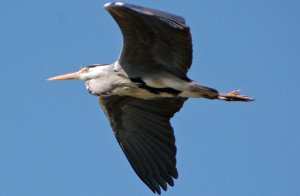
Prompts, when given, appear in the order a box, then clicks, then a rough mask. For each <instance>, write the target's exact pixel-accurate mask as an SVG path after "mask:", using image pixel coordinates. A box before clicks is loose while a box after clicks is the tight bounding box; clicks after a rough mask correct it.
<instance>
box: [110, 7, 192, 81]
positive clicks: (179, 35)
mask: <svg viewBox="0 0 300 196" xmlns="http://www.w3.org/2000/svg"><path fill="white" fill-rule="evenodd" d="M105 8H106V10H108V12H109V13H110V14H111V15H112V16H113V18H114V19H115V21H116V22H117V23H118V25H119V27H120V29H121V31H122V34H123V48H122V51H121V56H120V58H119V62H120V64H121V66H122V67H123V69H124V70H125V71H126V73H127V74H129V77H131V75H133V76H134V77H136V76H139V75H142V74H143V73H144V72H152V73H155V72H157V71H158V70H160V69H164V70H165V71H167V72H169V73H172V74H174V75H176V76H178V77H180V78H186V73H187V71H188V69H189V68H190V66H191V64H192V38H191V34H190V29H189V27H188V26H187V25H186V23H185V20H184V18H182V17H180V16H176V15H173V14H169V13H166V12H162V11H158V10H155V9H149V8H144V7H140V6H134V5H128V4H123V5H116V4H110V5H108V6H106V7H105Z"/></svg>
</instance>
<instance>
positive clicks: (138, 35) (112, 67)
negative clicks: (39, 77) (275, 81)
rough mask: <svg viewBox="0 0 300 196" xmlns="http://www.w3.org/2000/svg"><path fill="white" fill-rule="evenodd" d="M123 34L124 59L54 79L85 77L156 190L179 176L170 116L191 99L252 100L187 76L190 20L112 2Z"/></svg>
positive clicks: (119, 137)
mask: <svg viewBox="0 0 300 196" xmlns="http://www.w3.org/2000/svg"><path fill="white" fill-rule="evenodd" d="M105 9H106V10H107V11H108V12H109V13H110V14H111V15H112V16H113V18H114V19H115V21H116V22H117V23H118V25H119V27H120V29H121V31H122V34H123V47H122V51H121V55H120V57H119V59H118V60H117V61H116V62H115V63H113V64H106V65H101V64H97V65H91V66H88V67H85V68H83V69H81V70H80V71H78V72H75V73H70V74H65V75H61V76H56V77H53V78H50V79H49V80H67V79H81V80H84V81H85V83H86V88H87V90H88V91H89V92H90V93H91V94H93V95H95V96H98V97H99V102H100V105H101V106H102V108H103V110H104V112H105V114H106V115H107V117H108V119H109V121H110V124H111V127H112V129H113V131H114V134H115V136H116V138H117V140H118V142H119V144H120V146H121V148H122V150H123V152H124V153H125V155H126V157H127V159H128V161H129V162H130V164H131V166H132V168H133V169H134V171H135V172H136V174H137V175H138V176H139V177H140V179H141V180H142V181H143V182H144V183H145V184H146V185H147V186H148V187H149V188H150V189H151V190H152V191H153V192H154V193H155V192H157V193H159V194H160V192H161V190H160V188H163V189H164V190H167V184H169V185H171V186H173V185H174V181H173V179H174V178H175V179H176V178H177V177H178V172H177V168H176V146H175V137H174V132H173V128H172V126H171V124H170V119H171V118H172V117H173V115H174V114H175V113H176V112H178V111H179V110H180V108H181V107H182V105H183V103H184V102H185V101H186V100H187V99H188V98H190V97H193V98H208V99H219V100H225V101H252V100H253V99H251V98H249V97H247V96H240V95H239V94H238V91H233V92H231V93H228V94H221V93H219V92H218V91H217V90H215V89H212V88H209V87H205V86H203V85H201V84H198V83H196V82H194V81H192V80H191V79H189V78H188V77H187V75H186V74H187V71H188V69H189V68H190V66H191V64H192V39H191V34H190V30H189V27H188V26H187V25H186V23H185V20H184V19H183V18H182V17H180V16H176V15H173V14H169V13H166V12H162V11H158V10H154V9H149V8H144V7H140V6H135V5H128V4H124V3H108V4H106V5H105Z"/></svg>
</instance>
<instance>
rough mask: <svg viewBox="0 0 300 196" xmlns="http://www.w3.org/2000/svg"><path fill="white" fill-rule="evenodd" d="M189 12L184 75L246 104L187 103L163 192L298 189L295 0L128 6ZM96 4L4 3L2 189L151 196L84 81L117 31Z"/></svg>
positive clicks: (118, 40)
mask: <svg viewBox="0 0 300 196" xmlns="http://www.w3.org/2000/svg"><path fill="white" fill-rule="evenodd" d="M127 2H128V3H132V4H138V5H142V6H147V7H152V8H156V9H161V10H164V11H168V12H171V13H175V14H177V15H181V16H184V17H185V19H186V21H187V23H188V24H189V26H190V27H191V32H192V35H193V45H194V60H193V66H192V68H191V70H190V72H189V76H190V77H191V78H192V79H194V80H196V81H198V82H200V83H202V84H205V85H207V86H210V87H214V88H216V89H218V90H219V91H221V92H228V91H231V90H234V89H241V90H242V92H243V93H245V94H248V95H251V96H253V97H255V98H256V101H255V102H252V103H228V102H221V101H210V100H204V99H193V100H189V101H187V102H186V104H185V106H184V108H183V109H182V110H181V111H180V112H179V113H177V115H176V116H175V118H173V119H172V123H173V127H174V128H175V134H176V144H177V147H178V154H177V166H178V170H179V179H178V180H176V182H175V187H173V188H170V189H169V190H168V192H166V193H163V195H172V196H173V195H174V196H175V195H176V196H182V195H191V196H197V195H201V196H266V195H267V196H298V195H300V112H299V109H300V107H299V106H300V104H299V98H300V91H299V90H300V79H299V76H300V75H299V74H300V12H299V10H300V1H298V0H287V1H281V0H252V1H244V0H231V1H224V0H215V1H211V0H201V1H200V0H199V1H198V0H193V1H192V0H185V1H167V0H160V1H150V0H139V1H130V0H128V1H127ZM105 3H106V1H102V0H89V1H86V0H76V1H73V0H54V1H38V0H27V1H21V0H14V1H1V2H0V68H1V77H0V90H1V92H0V93H1V95H0V100H1V103H0V120H1V123H0V195H1V196H2V195H3V196H56V195H64V196H69V195H70V196H83V195H88V196H99V195H105V196H106V195H128V196H131V195H145V196H146V195H149V196H151V195H153V194H152V192H150V191H149V190H148V188H147V187H146V186H145V185H144V184H143V183H142V182H141V181H140V179H139V178H138V177H137V176H136V175H135V173H134V172H133V170H132V169H131V167H130V165H129V163H128V162H127V160H126V158H125V156H124V155H123V153H122V151H121V149H120V148H119V146H118V144H117V142H116V140H115V138H114V136H113V134H112V131H111V128H110V126H109V124H108V121H107V119H106V118H105V116H104V114H103V112H102V111H101V109H100V107H99V106H98V103H97V98H96V97H93V96H91V95H90V94H88V93H87V92H86V90H85V87H84V84H83V82H81V81H64V82H48V81H46V79H47V78H48V77H50V76H54V75H57V74H63V73H67V72H72V71H77V70H78V69H80V68H81V66H85V65H90V64H94V63H112V62H114V61H115V60H116V59H117V57H118V55H119V51H120V48H121V44H122V37H121V33H120V31H119V29H118V27H117V25H116V23H115V22H114V21H113V19H112V18H111V16H110V15H109V14H108V13H107V12H106V11H105V10H104V9H103V5H104V4H105Z"/></svg>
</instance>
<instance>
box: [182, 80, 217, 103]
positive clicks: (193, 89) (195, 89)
mask: <svg viewBox="0 0 300 196" xmlns="http://www.w3.org/2000/svg"><path fill="white" fill-rule="evenodd" d="M180 96H181V97H192V98H207V99H218V96H219V92H218V91H217V90H216V89H213V88H209V87H206V86H203V85H201V84H198V83H196V82H190V83H189V85H188V88H187V89H185V90H184V91H182V93H180Z"/></svg>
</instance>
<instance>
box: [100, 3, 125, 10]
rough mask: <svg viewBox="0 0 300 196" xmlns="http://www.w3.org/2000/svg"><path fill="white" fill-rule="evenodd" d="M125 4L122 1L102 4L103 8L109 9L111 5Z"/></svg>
mask: <svg viewBox="0 0 300 196" xmlns="http://www.w3.org/2000/svg"><path fill="white" fill-rule="evenodd" d="M124 5H125V4H124V3H122V2H110V3H106V4H104V9H106V10H110V9H111V8H113V7H117V6H124Z"/></svg>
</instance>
